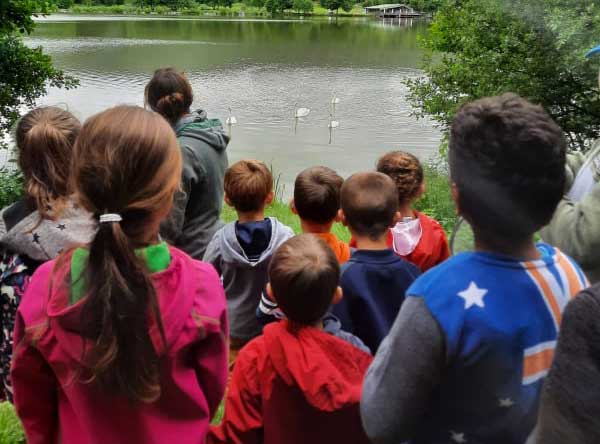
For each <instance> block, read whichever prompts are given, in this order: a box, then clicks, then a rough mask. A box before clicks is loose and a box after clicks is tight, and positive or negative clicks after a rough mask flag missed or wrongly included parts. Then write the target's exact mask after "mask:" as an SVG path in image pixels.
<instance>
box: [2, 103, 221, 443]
mask: <svg viewBox="0 0 600 444" xmlns="http://www.w3.org/2000/svg"><path fill="white" fill-rule="evenodd" d="M73 159H74V160H73V162H72V174H73V177H72V183H73V185H74V188H75V191H76V193H77V195H78V199H79V204H80V205H81V206H83V208H85V209H86V210H87V211H89V212H90V213H92V214H93V215H94V216H95V217H96V218H97V219H98V231H97V233H96V235H95V237H94V238H93V240H92V242H91V243H90V244H89V245H85V246H81V247H79V248H75V249H72V250H70V251H68V252H66V253H64V254H63V255H62V256H61V257H60V258H59V259H57V260H55V261H51V262H48V263H46V264H45V265H43V266H41V267H40V268H39V269H38V270H37V272H36V273H35V274H34V275H33V277H32V280H31V283H30V286H29V288H28V289H27V291H26V293H25V295H24V297H23V300H22V302H21V306H20V308H19V311H18V315H17V321H16V325H15V332H14V343H15V351H14V357H13V366H12V370H11V377H12V381H13V386H14V398H15V406H16V408H17V413H18V414H19V416H20V418H21V420H22V421H23V425H24V427H25V431H26V434H27V442H28V443H29V444H37V443H59V442H60V443H62V444H70V443H73V444H135V443H140V444H142V443H143V444H152V443H156V444H163V443H167V442H175V443H178V444H187V443H190V444H191V443H204V441H205V437H206V433H207V431H208V425H209V421H210V419H211V417H212V415H213V414H214V412H215V411H216V409H217V407H218V405H219V402H220V400H221V398H222V396H223V393H224V390H225V385H226V380H227V343H226V342H227V341H226V338H227V333H228V332H227V318H226V303H225V296H224V292H223V288H222V286H221V283H220V281H219V278H218V276H217V274H216V272H215V271H214V270H213V268H212V267H211V266H209V265H206V264H204V263H202V262H198V261H196V260H193V259H191V258H190V257H189V256H187V255H186V254H185V253H183V252H181V251H179V250H177V249H175V248H172V247H168V246H167V245H166V244H165V243H163V242H160V240H159V237H158V230H159V225H160V221H161V220H162V219H163V218H164V217H165V216H166V215H167V214H168V213H169V211H170V208H171V205H172V201H173V194H174V192H175V191H176V189H177V188H178V184H179V178H180V176H181V157H180V150H179V148H178V145H177V140H176V139H175V136H174V134H173V132H172V130H171V128H170V127H169V125H168V124H167V122H166V121H165V120H163V119H162V117H160V116H159V115H157V114H154V113H151V112H148V111H145V110H143V109H141V108H138V107H125V106H122V107H116V108H112V109H109V110H107V111H105V112H103V113H100V114H98V115H96V116H94V117H92V118H90V119H89V120H88V121H87V122H86V124H85V125H84V126H83V129H82V132H81V134H80V136H79V139H78V141H77V143H76V146H75V152H74V156H73Z"/></svg>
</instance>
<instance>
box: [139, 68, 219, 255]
mask: <svg viewBox="0 0 600 444" xmlns="http://www.w3.org/2000/svg"><path fill="white" fill-rule="evenodd" d="M193 100H194V93H193V91H192V85H190V82H189V80H188V78H187V77H186V75H185V74H184V73H182V72H179V71H177V70H176V69H174V68H161V69H157V70H156V71H155V72H154V75H153V76H152V79H151V80H150V81H149V82H148V84H147V85H146V90H145V101H146V104H147V105H148V106H149V107H150V108H151V109H152V110H153V111H156V112H157V113H159V114H160V115H161V116H163V117H164V118H165V119H167V121H168V122H169V123H170V124H171V126H172V127H173V130H174V131H175V134H176V135H177V140H178V141H179V146H180V147H181V155H182V159H183V170H182V176H181V192H179V193H177V194H176V195H175V203H174V206H173V211H171V214H170V215H169V217H168V218H167V220H165V221H164V222H163V224H162V226H161V234H162V235H163V237H165V238H166V239H168V240H169V241H170V242H171V243H172V244H173V245H175V246H176V247H178V248H181V249H182V250H183V251H185V252H186V253H188V254H189V255H190V256H192V257H193V258H194V259H198V260H200V259H202V257H203V256H204V252H205V251H206V247H207V245H208V243H209V242H210V240H211V239H212V237H213V235H214V234H215V232H216V231H217V230H218V229H219V228H221V227H222V226H223V223H222V222H221V219H220V215H221V208H222V206H223V176H224V174H225V169H226V168H227V165H228V160H227V144H228V143H229V136H228V135H227V134H226V133H225V131H224V130H223V125H222V123H221V121H220V120H219V119H209V118H208V116H207V113H206V111H204V110H202V109H197V110H195V111H192V110H191V106H192V102H193Z"/></svg>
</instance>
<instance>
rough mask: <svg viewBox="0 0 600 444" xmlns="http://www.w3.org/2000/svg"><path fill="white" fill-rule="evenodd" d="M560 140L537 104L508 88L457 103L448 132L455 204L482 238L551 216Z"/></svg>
mask: <svg viewBox="0 0 600 444" xmlns="http://www.w3.org/2000/svg"><path fill="white" fill-rule="evenodd" d="M565 151H566V141H565V138H564V135H563V132H562V130H561V129H560V127H559V126H558V125H557V124H556V123H555V122H554V121H553V120H552V118H551V117H550V116H549V115H548V114H547V113H546V112H545V111H544V109H543V108H542V107H541V106H537V105H533V104H531V103H529V102H528V101H527V100H525V99H523V98H521V97H518V96H516V95H514V94H504V95H501V96H497V97H489V98H484V99H481V100H477V101H475V102H472V103H469V104H466V105H464V106H463V107H462V108H461V109H460V110H459V112H458V113H457V115H456V117H455V118H454V122H453V123H452V128H451V132H450V147H449V153H448V154H449V164H450V176H451V178H452V180H453V181H454V183H455V184H456V187H457V189H458V192H459V197H458V200H459V207H460V211H461V213H462V214H463V216H464V217H465V218H466V219H467V220H468V221H469V222H470V223H471V225H472V226H473V228H474V230H475V231H477V232H479V234H480V235H481V236H486V237H488V239H518V240H521V239H525V238H526V237H528V236H531V235H532V234H533V233H535V232H536V231H537V230H539V229H540V228H541V227H543V226H544V225H546V224H547V223H548V222H550V219H551V218H552V215H553V213H554V211H555V209H556V206H557V205H558V203H559V202H560V200H561V198H562V196H563V193H564V187H565V157H566V154H565Z"/></svg>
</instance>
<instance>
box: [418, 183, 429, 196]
mask: <svg viewBox="0 0 600 444" xmlns="http://www.w3.org/2000/svg"><path fill="white" fill-rule="evenodd" d="M426 191H427V186H426V185H425V181H423V182H422V183H421V186H420V187H419V191H417V197H416V198H417V199H419V198H420V197H422V196H423V194H425V192H426Z"/></svg>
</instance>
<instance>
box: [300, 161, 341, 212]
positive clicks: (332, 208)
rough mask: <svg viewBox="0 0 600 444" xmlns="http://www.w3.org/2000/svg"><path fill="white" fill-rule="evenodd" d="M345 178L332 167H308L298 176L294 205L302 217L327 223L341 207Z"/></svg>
mask: <svg viewBox="0 0 600 444" xmlns="http://www.w3.org/2000/svg"><path fill="white" fill-rule="evenodd" d="M343 183H344V179H343V178H342V177H341V176H340V175H339V174H338V173H336V172H335V171H333V170H332V169H331V168H327V167H324V166H316V167H312V168H307V169H305V170H304V171H302V172H301V173H300V174H298V176H297V177H296V182H295V183H294V206H295V207H296V210H297V211H298V216H300V219H303V220H307V221H310V222H315V223H319V224H326V223H329V222H331V221H332V220H333V219H334V218H335V216H336V215H337V212H338V210H339V209H340V189H341V188H342V184H343Z"/></svg>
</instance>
